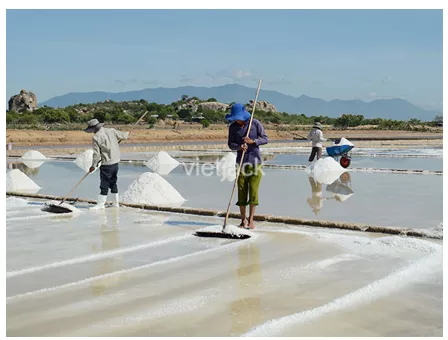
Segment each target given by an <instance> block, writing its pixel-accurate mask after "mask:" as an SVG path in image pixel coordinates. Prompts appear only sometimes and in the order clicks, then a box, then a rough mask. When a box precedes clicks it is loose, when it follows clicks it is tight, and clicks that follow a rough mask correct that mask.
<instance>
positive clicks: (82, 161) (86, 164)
mask: <svg viewBox="0 0 448 340" xmlns="http://www.w3.org/2000/svg"><path fill="white" fill-rule="evenodd" d="M92 161H93V150H92V149H88V150H86V151H84V152H83V153H82V154H80V155H79V156H78V157H77V158H76V159H75V160H74V162H75V164H76V165H77V166H78V167H80V168H81V169H82V170H84V172H88V171H89V169H90V167H91V166H92ZM97 169H98V167H96V168H95V171H96V170H97ZM95 171H94V172H95Z"/></svg>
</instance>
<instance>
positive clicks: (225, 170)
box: [216, 152, 236, 181]
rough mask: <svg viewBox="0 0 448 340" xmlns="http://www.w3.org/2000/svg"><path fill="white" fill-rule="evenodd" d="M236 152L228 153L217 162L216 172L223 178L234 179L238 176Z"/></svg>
mask: <svg viewBox="0 0 448 340" xmlns="http://www.w3.org/2000/svg"><path fill="white" fill-rule="evenodd" d="M235 165H236V154H235V153H233V152H229V153H227V154H226V155H225V156H224V157H223V158H221V159H220V160H219V161H217V162H216V172H217V175H218V176H221V180H222V181H224V180H227V181H234V180H235V177H236V168H235Z"/></svg>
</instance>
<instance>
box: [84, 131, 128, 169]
mask: <svg viewBox="0 0 448 340" xmlns="http://www.w3.org/2000/svg"><path fill="white" fill-rule="evenodd" d="M128 136H129V132H121V131H118V130H115V129H112V128H105V127H102V128H101V129H100V130H99V131H98V132H97V133H95V134H94V135H93V137H92V144H93V161H92V166H93V167H95V168H96V167H97V166H98V162H99V161H100V160H101V165H111V164H116V163H119V162H120V147H119V145H118V142H119V141H120V140H122V139H128Z"/></svg>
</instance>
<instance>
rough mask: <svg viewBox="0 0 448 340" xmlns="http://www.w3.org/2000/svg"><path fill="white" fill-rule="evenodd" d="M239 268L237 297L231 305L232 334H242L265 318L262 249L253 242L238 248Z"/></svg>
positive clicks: (237, 273) (237, 272)
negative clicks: (262, 297) (262, 302)
mask: <svg viewBox="0 0 448 340" xmlns="http://www.w3.org/2000/svg"><path fill="white" fill-rule="evenodd" d="M238 262H239V266H238V269H237V271H236V279H237V283H238V284H237V290H238V292H237V296H236V300H234V301H233V302H232V303H231V305H230V308H231V313H230V314H231V322H232V324H231V334H242V333H245V332H247V331H248V330H249V329H251V328H253V327H255V326H256V325H258V324H260V323H261V322H262V321H263V319H264V317H263V309H262V306H261V298H260V296H262V291H261V290H262V283H263V277H262V272H261V264H260V249H259V247H258V246H257V245H256V244H255V243H252V242H249V243H247V244H245V245H242V246H240V247H239V248H238Z"/></svg>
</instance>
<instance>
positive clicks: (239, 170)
mask: <svg viewBox="0 0 448 340" xmlns="http://www.w3.org/2000/svg"><path fill="white" fill-rule="evenodd" d="M261 81H262V80H261V79H260V81H259V82H258V88H257V94H256V95H255V101H254V106H253V108H252V115H251V116H250V121H249V127H248V129H247V134H246V137H249V133H250V128H251V127H252V120H253V119H254V114H255V106H256V105H257V100H258V94H259V93H260V88H261ZM245 153H246V150H243V153H242V154H241V159H240V164H239V166H238V170H237V172H236V177H235V182H234V183H233V189H232V195H231V196H230V200H229V205H228V206H227V212H226V217H225V219H224V226H223V228H222V230H223V232H224V229H225V228H226V225H227V220H228V218H229V214H230V205H231V204H232V201H233V196H234V195H235V188H236V184H237V182H238V177H240V173H241V167H242V166H243V160H244V155H245Z"/></svg>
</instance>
